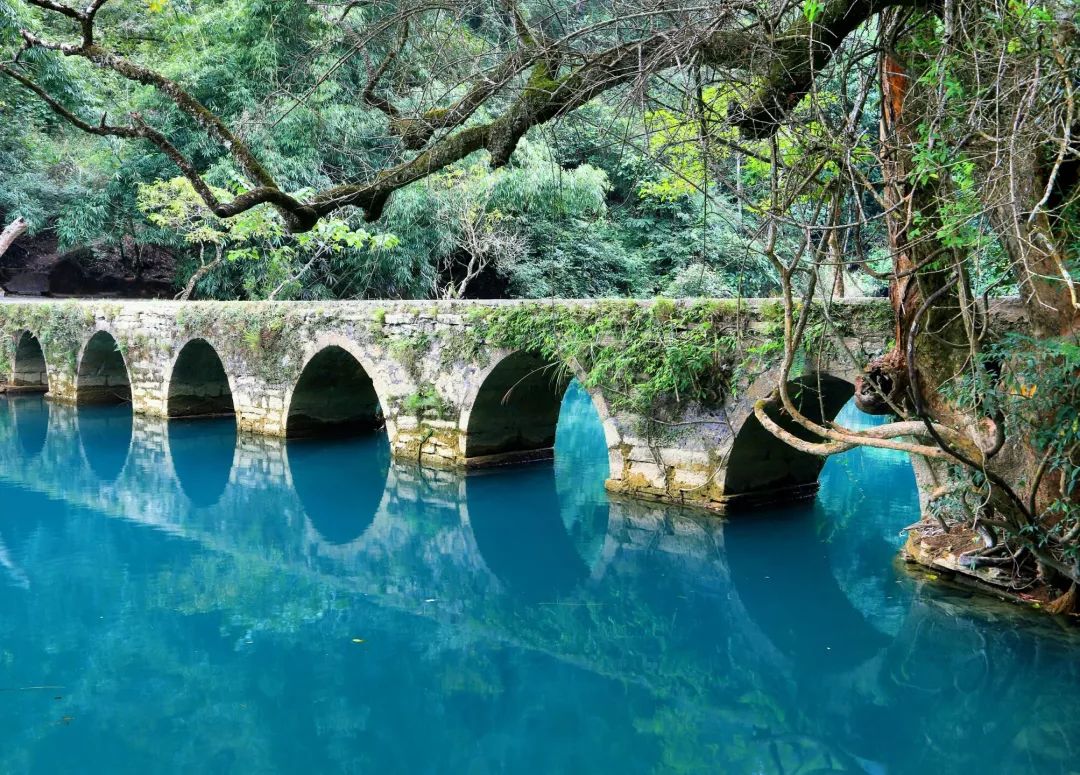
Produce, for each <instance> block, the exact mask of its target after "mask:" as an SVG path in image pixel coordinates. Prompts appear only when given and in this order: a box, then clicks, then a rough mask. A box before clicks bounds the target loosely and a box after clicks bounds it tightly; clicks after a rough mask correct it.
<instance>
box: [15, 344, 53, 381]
mask: <svg viewBox="0 0 1080 775" xmlns="http://www.w3.org/2000/svg"><path fill="white" fill-rule="evenodd" d="M11 384H12V385H13V386H14V387H16V388H18V389H19V392H27V393H29V392H41V393H44V392H46V391H48V389H49V372H48V367H47V366H46V365H45V351H44V350H42V349H41V342H39V341H38V338H37V337H36V336H34V335H33V334H31V333H30V332H29V331H24V332H23V334H22V336H20V337H19V341H18V343H17V344H16V345H15V361H14V363H13V365H12V373H11Z"/></svg>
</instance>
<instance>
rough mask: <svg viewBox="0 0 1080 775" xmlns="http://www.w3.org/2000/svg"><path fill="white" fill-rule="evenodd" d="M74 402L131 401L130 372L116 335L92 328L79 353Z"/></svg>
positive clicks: (105, 402) (119, 402) (117, 402)
mask: <svg viewBox="0 0 1080 775" xmlns="http://www.w3.org/2000/svg"><path fill="white" fill-rule="evenodd" d="M75 401H76V403H79V404H123V403H131V375H130V373H129V372H128V367H127V362H126V361H125V360H124V354H123V352H122V351H121V349H120V344H119V342H117V340H116V337H114V336H113V335H112V334H111V333H110V332H108V331H106V330H104V329H101V330H98V331H96V332H95V333H94V335H93V336H91V337H90V339H88V340H87V342H86V344H85V345H83V349H82V352H81V353H80V354H79V367H78V371H77V374H76V376H75Z"/></svg>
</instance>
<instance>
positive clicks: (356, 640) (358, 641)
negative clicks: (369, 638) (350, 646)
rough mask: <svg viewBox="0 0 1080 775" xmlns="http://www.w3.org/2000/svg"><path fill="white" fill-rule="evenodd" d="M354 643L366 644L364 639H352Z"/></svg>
mask: <svg viewBox="0 0 1080 775" xmlns="http://www.w3.org/2000/svg"><path fill="white" fill-rule="evenodd" d="M352 642H353V643H363V642H364V639H363V638H353V639H352Z"/></svg>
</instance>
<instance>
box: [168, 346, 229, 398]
mask: <svg viewBox="0 0 1080 775" xmlns="http://www.w3.org/2000/svg"><path fill="white" fill-rule="evenodd" d="M165 386H166V388H165V396H166V398H165V400H166V414H167V415H168V416H169V417H188V418H194V417H223V416H233V415H235V414H236V408H235V406H234V404H233V393H234V392H235V391H234V384H233V381H232V378H231V377H230V376H229V374H228V372H226V371H225V364H224V363H223V362H222V360H221V356H219V355H218V352H217V350H216V349H215V348H214V346H213V345H212V344H210V342H208V341H207V340H206V339H203V338H201V337H195V338H192V339H189V340H188V341H187V342H185V343H184V344H183V346H182V347H181V348H180V350H179V352H178V353H177V356H176V358H175V360H173V362H172V365H171V366H170V368H169V371H168V374H166V376H165Z"/></svg>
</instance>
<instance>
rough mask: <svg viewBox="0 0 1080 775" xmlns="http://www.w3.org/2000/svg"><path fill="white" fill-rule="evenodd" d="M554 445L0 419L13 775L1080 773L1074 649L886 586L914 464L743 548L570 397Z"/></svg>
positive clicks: (2, 756)
mask: <svg viewBox="0 0 1080 775" xmlns="http://www.w3.org/2000/svg"><path fill="white" fill-rule="evenodd" d="M845 411H848V410H845ZM848 415H849V416H848V418H847V419H849V420H857V418H855V417H854V413H853V412H850V411H849V412H848ZM557 450H558V455H557V461H556V463H555V464H554V465H553V466H552V465H547V466H543V465H538V466H532V467H523V468H516V469H508V470H502V471H498V472H495V473H492V474H488V475H483V476H473V477H469V478H467V479H463V478H460V477H458V476H456V475H452V474H449V473H440V472H434V471H424V470H420V469H414V468H410V467H407V466H398V465H395V466H391V464H390V459H389V451H388V448H387V445H386V442H385V439H384V438H382V437H374V438H369V439H361V440H358V441H336V442H330V443H322V442H310V441H309V442H303V443H300V442H294V443H290V444H289V445H285V444H283V443H280V442H276V441H273V440H265V439H248V438H243V439H240V440H238V439H237V437H236V433H235V429H234V426H233V425H232V423H231V422H230V421H224V422H218V421H212V422H201V423H200V422H187V423H184V422H173V423H172V424H171V425H170V424H167V423H165V422H162V421H157V420H146V419H143V418H134V419H133V418H132V417H131V415H130V413H129V412H128V411H127V410H125V409H90V408H85V409H81V410H79V411H75V410H73V409H70V408H67V407H62V406H53V405H48V404H45V403H44V402H42V401H40V400H37V399H31V398H19V399H11V400H6V401H0V772H3V773H7V772H12V773H24V772H27V773H58V772H95V773H96V772H102V773H125V772H133V773H134V772H139V773H142V772H237V773H258V772H302V773H308V772H346V773H353V772H364V773H367V772H380V773H397V772H403V773H478V774H481V773H501V772H507V773H575V772H582V773H599V772H605V773H606V772H611V773H646V772H709V773H826V772H856V773H859V772H865V773H915V772H939V773H951V772H962V771H964V772H976V771H982V772H995V773H1003V772H1004V773H1014V772H1016V773H1026V772H1030V773H1058V772H1060V773H1066V772H1073V771H1076V770H1077V768H1078V766H1080V765H1077V761H1078V758H1077V755H1078V753H1080V714H1078V713H1076V710H1077V708H1076V705H1077V699H1078V698H1080V659H1078V657H1080V646H1078V644H1077V642H1076V641H1075V640H1074V639H1073V638H1072V637H1071V636H1070V634H1069V633H1066V632H1061V631H1060V630H1058V629H1057V628H1056V626H1054V625H1051V624H1047V623H1046V622H1044V621H1042V620H1041V619H1038V618H1034V617H1026V616H1017V615H1016V614H1015V613H1014V612H1013V611H1012V610H1010V609H1008V608H1006V607H1004V606H998V605H982V604H978V603H977V602H975V601H971V600H968V599H966V598H964V597H963V596H961V595H959V594H958V593H952V592H948V591H946V590H942V589H941V588H940V587H930V586H925V585H923V584H922V583H921V582H918V581H916V580H914V579H913V578H912V577H909V576H907V575H906V574H905V572H904V571H903V569H901V568H898V567H896V566H895V565H894V563H893V558H894V556H895V553H896V549H897V547H898V546H899V544H900V542H901V540H902V539H901V537H900V535H899V531H900V530H901V529H902V528H903V527H905V526H906V525H908V524H910V523H911V522H914V521H915V519H916V502H915V489H914V482H913V479H912V475H911V471H910V468H909V466H908V464H907V462H906V460H905V459H904V458H903V457H902V456H896V455H893V454H889V453H881V452H877V451H865V450H864V451H854V452H851V453H848V454H847V455H844V456H842V457H839V458H836V459H833V460H831V461H830V462H829V463H828V465H827V467H826V470H825V472H824V474H823V483H822V489H821V493H820V496H819V497H818V499H817V501H816V502H814V503H812V504H808V505H806V506H802V507H797V508H788V509H782V510H772V511H767V512H766V511H762V512H758V513H753V514H743V515H738V516H737V517H735V518H733V519H732V520H730V521H728V522H724V523H722V522H720V521H718V520H715V519H707V518H706V519H703V518H701V517H699V516H695V515H694V514H690V513H683V512H680V511H676V510H670V509H667V510H665V509H662V508H657V507H655V506H651V505H648V504H643V503H629V502H623V501H611V502H609V501H608V499H607V497H606V495H605V493H604V489H603V480H604V477H605V476H606V472H607V459H606V454H605V449H604V442H603V434H602V432H601V430H600V427H599V424H598V421H597V420H596V417H595V415H594V414H593V412H592V408H591V405H590V404H589V402H588V400H587V398H585V397H584V395H583V393H581V392H580V391H579V390H577V389H576V388H575V389H572V390H571V393H570V395H569V397H568V399H567V401H566V402H565V404H564V409H563V417H562V420H561V421H560V426H559V436H558V445H557ZM973 602H975V604H973Z"/></svg>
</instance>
